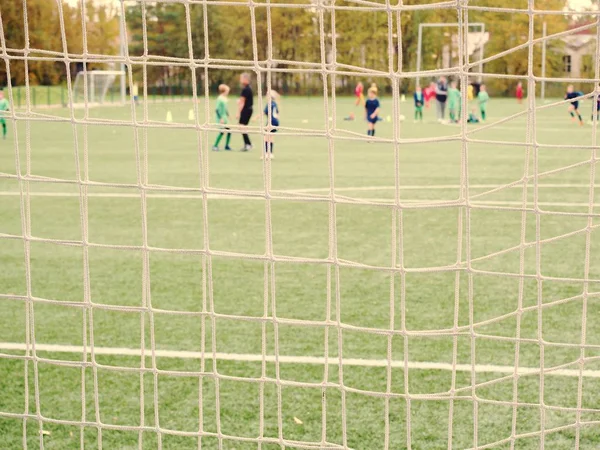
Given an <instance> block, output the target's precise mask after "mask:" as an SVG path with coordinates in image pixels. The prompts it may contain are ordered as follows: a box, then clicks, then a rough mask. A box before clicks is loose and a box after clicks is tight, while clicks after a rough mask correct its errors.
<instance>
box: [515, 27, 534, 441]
mask: <svg viewBox="0 0 600 450" xmlns="http://www.w3.org/2000/svg"><path fill="white" fill-rule="evenodd" d="M534 31H535V22H534V17H533V16H529V29H528V34H529V35H528V40H529V42H530V43H531V42H532V40H533V39H534V37H535V35H534ZM528 52H529V53H528V56H527V62H528V72H527V73H528V80H529V79H530V77H533V57H534V53H533V52H534V46H533V43H531V44H530V45H529V48H528ZM528 84H529V83H528ZM527 95H528V98H529V97H530V96H532V97H533V98H534V99H535V95H536V91H535V84H533V86H530V85H528V87H527ZM534 107H535V105H534ZM529 111H530V110H529ZM530 117H531V116H530V115H529V114H528V121H527V127H526V129H525V144H526V145H525V161H524V164H523V178H522V181H523V188H522V191H521V208H522V211H521V232H520V238H519V286H518V292H517V311H516V312H517V315H516V331H515V356H514V359H513V361H514V372H513V375H512V402H513V407H512V419H511V433H510V449H511V450H514V448H515V442H516V436H517V423H518V422H517V418H518V415H519V410H518V402H519V366H520V354H521V320H522V316H523V300H524V295H525V273H526V260H525V250H526V248H527V247H526V245H525V244H526V242H527V214H528V213H527V203H528V190H529V177H528V175H529V159H530V157H531V149H532V144H534V143H535V140H536V136H535V128H533V129H532V127H531V120H530Z"/></svg>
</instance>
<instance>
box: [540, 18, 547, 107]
mask: <svg viewBox="0 0 600 450" xmlns="http://www.w3.org/2000/svg"><path fill="white" fill-rule="evenodd" d="M542 38H543V39H544V41H543V42H542V90H541V97H542V101H544V100H545V99H546V79H545V78H546V22H544V23H543V24H542Z"/></svg>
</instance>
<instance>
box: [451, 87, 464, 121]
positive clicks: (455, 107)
mask: <svg viewBox="0 0 600 450" xmlns="http://www.w3.org/2000/svg"><path fill="white" fill-rule="evenodd" d="M460 107H461V104H460V91H459V90H458V88H457V87H456V81H453V82H452V83H450V88H449V89H448V112H449V113H450V122H452V123H457V122H458V120H459V118H460Z"/></svg>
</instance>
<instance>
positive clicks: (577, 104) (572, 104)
mask: <svg viewBox="0 0 600 450" xmlns="http://www.w3.org/2000/svg"><path fill="white" fill-rule="evenodd" d="M571 106H572V107H573V108H575V109H579V102H571Z"/></svg>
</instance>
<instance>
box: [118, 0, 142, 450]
mask: <svg viewBox="0 0 600 450" xmlns="http://www.w3.org/2000/svg"><path fill="white" fill-rule="evenodd" d="M141 13H142V47H143V56H142V58H143V61H144V64H142V83H143V86H142V97H143V99H144V104H143V106H142V120H143V122H144V124H146V123H147V122H148V66H147V64H145V63H146V62H147V61H148V22H147V17H146V2H142V3H141ZM120 19H121V21H122V22H121V29H122V30H127V28H126V24H127V15H126V13H125V8H124V2H123V1H121V14H120ZM124 46H125V45H124V43H121V48H122V49H124ZM128 47H129V46H128ZM132 70H133V68H132ZM122 76H124V75H122ZM130 97H132V96H131V95H130ZM134 108H135V105H134ZM136 136H137V137H136V139H138V144H137V146H136V175H137V174H139V173H142V176H143V177H144V178H143V181H144V184H146V185H147V184H148V128H147V127H143V128H142V151H141V155H140V149H139V131H138V132H137V133H136ZM140 165H143V168H144V169H143V170H142V169H141V167H140ZM144 267H145V264H144V263H142V270H144ZM147 283H148V280H147V278H146V276H145V274H144V273H142V308H143V309H144V312H142V313H141V314H140V346H141V349H140V351H141V353H140V427H141V428H143V427H145V426H146V387H145V381H144V380H145V374H146V312H145V311H147V309H148V293H149V286H148V285H147ZM143 443H144V433H143V431H142V430H141V429H140V431H139V432H138V449H139V450H142V448H143Z"/></svg>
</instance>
